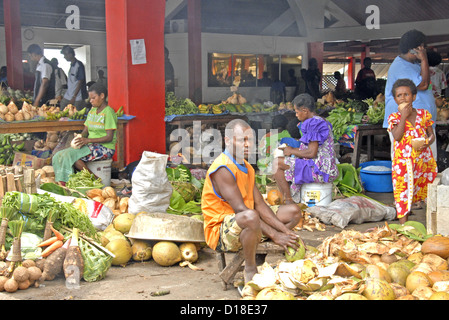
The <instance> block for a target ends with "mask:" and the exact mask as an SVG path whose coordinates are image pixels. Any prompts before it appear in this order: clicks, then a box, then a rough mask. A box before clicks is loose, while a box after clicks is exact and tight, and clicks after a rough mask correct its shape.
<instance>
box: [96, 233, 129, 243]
mask: <svg viewBox="0 0 449 320" xmlns="http://www.w3.org/2000/svg"><path fill="white" fill-rule="evenodd" d="M117 239H122V240H126V241H127V239H126V237H125V236H124V235H123V233H121V232H120V231H117V230H115V229H110V230H108V231H104V232H103V235H102V236H101V245H102V246H106V245H107V244H108V243H109V242H111V241H114V240H117Z"/></svg>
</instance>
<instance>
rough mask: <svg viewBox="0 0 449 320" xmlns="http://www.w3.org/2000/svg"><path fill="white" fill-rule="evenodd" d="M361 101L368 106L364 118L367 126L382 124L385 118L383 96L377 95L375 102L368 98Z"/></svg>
mask: <svg viewBox="0 0 449 320" xmlns="http://www.w3.org/2000/svg"><path fill="white" fill-rule="evenodd" d="M363 101H364V102H366V103H367V104H368V105H369V108H368V110H367V111H366V116H365V119H366V122H367V123H369V124H379V123H382V122H383V121H384V118H385V96H384V95H383V94H382V93H379V94H378V95H377V97H376V100H374V99H372V98H370V99H366V100H363Z"/></svg>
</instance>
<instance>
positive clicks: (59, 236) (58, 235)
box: [50, 225, 64, 241]
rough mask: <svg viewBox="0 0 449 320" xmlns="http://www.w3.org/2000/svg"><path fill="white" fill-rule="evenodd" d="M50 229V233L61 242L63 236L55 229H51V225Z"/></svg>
mask: <svg viewBox="0 0 449 320" xmlns="http://www.w3.org/2000/svg"><path fill="white" fill-rule="evenodd" d="M50 229H51V231H53V233H54V234H55V236H56V238H58V240H61V241H63V240H64V236H63V235H62V233H61V232H59V231H58V230H56V229H55V228H53V226H52V225H50Z"/></svg>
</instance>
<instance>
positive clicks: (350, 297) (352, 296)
mask: <svg viewBox="0 0 449 320" xmlns="http://www.w3.org/2000/svg"><path fill="white" fill-rule="evenodd" d="M335 300H368V299H367V298H366V297H364V296H362V295H361V294H359V293H351V292H347V293H343V294H342V295H341V296H338V297H337V298H335Z"/></svg>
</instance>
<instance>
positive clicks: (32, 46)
mask: <svg viewBox="0 0 449 320" xmlns="http://www.w3.org/2000/svg"><path fill="white" fill-rule="evenodd" d="M27 52H28V53H29V54H33V53H34V54H37V55H39V56H41V55H43V54H44V51H43V50H42V48H41V47H40V46H39V45H38V44H35V43H33V44H30V45H29V46H28V49H27Z"/></svg>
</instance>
